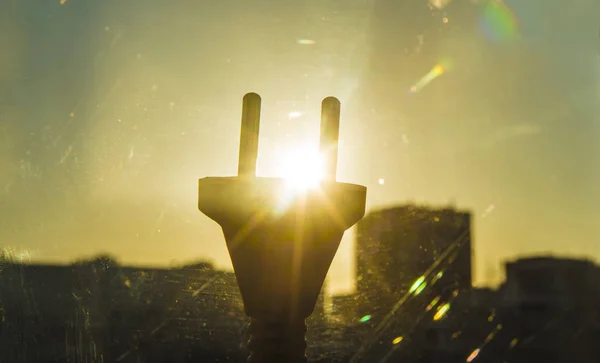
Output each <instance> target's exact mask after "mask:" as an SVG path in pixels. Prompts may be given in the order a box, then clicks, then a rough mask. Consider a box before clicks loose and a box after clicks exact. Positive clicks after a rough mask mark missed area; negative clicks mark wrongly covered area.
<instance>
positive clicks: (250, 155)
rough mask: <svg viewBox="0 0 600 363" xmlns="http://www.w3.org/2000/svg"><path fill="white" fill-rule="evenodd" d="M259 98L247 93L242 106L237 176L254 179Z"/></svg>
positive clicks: (256, 156) (258, 125)
mask: <svg viewBox="0 0 600 363" xmlns="http://www.w3.org/2000/svg"><path fill="white" fill-rule="evenodd" d="M260 101H261V100H260V96H259V95H258V94H256V93H247V94H246V95H245V96H244V101H243V105H242V131H241V135H240V154H239V158H238V176H243V177H255V176H256V159H257V158H258V131H259V127H260Z"/></svg>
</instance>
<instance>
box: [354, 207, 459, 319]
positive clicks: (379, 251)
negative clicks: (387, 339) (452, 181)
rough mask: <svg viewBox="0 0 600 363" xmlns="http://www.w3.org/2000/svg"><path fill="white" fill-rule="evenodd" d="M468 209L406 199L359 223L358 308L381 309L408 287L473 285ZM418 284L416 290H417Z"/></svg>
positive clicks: (437, 289) (444, 289)
mask: <svg viewBox="0 0 600 363" xmlns="http://www.w3.org/2000/svg"><path fill="white" fill-rule="evenodd" d="M470 229H471V214H470V213H468V212H464V211H457V210H455V209H452V208H442V209H430V208H427V207H419V206H414V205H405V206H399V207H394V208H390V209H384V210H380V211H376V212H372V213H370V214H368V215H367V216H366V217H365V218H363V220H361V221H360V222H359V223H358V231H357V242H356V248H357V251H356V258H357V263H356V267H357V276H356V281H357V293H358V295H359V296H360V297H359V307H358V310H359V314H373V312H375V311H380V312H381V313H383V314H385V311H386V310H389V309H391V308H392V306H393V305H394V302H396V301H398V299H400V298H402V296H404V295H405V294H407V293H411V292H412V293H414V292H417V294H418V293H419V292H420V291H421V290H423V289H425V286H427V284H428V285H429V287H428V288H427V290H428V291H427V292H429V293H432V294H435V295H444V294H453V293H454V291H456V290H465V289H469V288H470V287H471V233H470ZM416 290H419V291H416Z"/></svg>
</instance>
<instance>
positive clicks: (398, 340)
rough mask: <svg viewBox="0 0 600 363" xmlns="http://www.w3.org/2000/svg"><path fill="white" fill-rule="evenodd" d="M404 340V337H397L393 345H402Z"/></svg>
mask: <svg viewBox="0 0 600 363" xmlns="http://www.w3.org/2000/svg"><path fill="white" fill-rule="evenodd" d="M403 339H404V338H403V337H402V336H399V337H396V338H394V340H392V344H394V345H396V344H398V343H400V342H401V341H402V340H403Z"/></svg>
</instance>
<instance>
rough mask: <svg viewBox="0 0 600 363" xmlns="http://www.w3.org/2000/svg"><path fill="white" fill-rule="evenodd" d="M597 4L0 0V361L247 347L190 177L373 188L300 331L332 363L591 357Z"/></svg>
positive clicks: (123, 357) (598, 218)
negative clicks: (251, 162) (327, 167)
mask: <svg viewBox="0 0 600 363" xmlns="http://www.w3.org/2000/svg"><path fill="white" fill-rule="evenodd" d="M598 19H600V3H599V2H597V1H595V0H572V1H568V2H566V1H558V0H546V1H541V0H523V1H516V0H505V1H500V0H430V1H427V0H345V1H342V0H326V1H317V0H304V1H283V0H281V1H275V0H271V1H267V0H262V1H261V0H243V1H242V0H223V1H181V0H174V1H157V0H144V1H141V0H119V1H117V0H104V1H99V0H49V1H46V0H44V1H41V0H20V1H17V0H3V1H0V249H1V250H0V257H1V260H2V262H1V265H0V336H1V337H0V351H1V352H2V356H1V357H0V361H2V362H3V361H4V360H3V359H6V360H5V361H6V362H11V363H12V362H191V361H201V362H226V361H231V362H238V361H244V360H245V356H246V354H247V351H246V348H245V345H244V342H245V340H246V339H247V335H248V334H247V329H246V325H247V318H246V317H245V315H244V310H243V304H242V300H241V297H240V294H239V289H238V286H237V284H236V279H235V275H234V273H233V272H232V267H231V262H230V258H229V254H228V251H227V248H226V245H225V242H224V239H223V234H222V231H221V229H220V227H219V226H218V225H217V224H216V223H214V222H213V221H211V220H210V219H209V218H207V217H206V216H204V215H203V214H202V213H200V212H199V211H198V209H197V192H198V191H197V180H198V178H201V177H205V176H231V175H235V174H236V172H237V157H238V146H239V135H240V112H241V100H242V97H243V95H244V94H245V93H247V92H257V93H259V94H260V95H261V96H262V124H261V136H260V145H259V157H258V175H261V176H282V177H287V178H289V179H291V180H292V181H294V182H296V183H299V184H301V185H303V184H306V183H309V182H313V181H314V180H315V179H318V177H319V175H320V174H319V171H318V170H317V169H318V164H319V160H318V158H319V156H318V154H317V153H316V151H317V149H318V146H317V144H318V140H319V117H320V104H321V100H322V99H323V98H325V97H327V96H335V97H337V98H338V99H339V100H340V101H341V105H342V116H341V129H340V144H339V165H338V169H337V177H338V180H339V181H343V182H349V183H356V184H361V185H364V186H366V187H367V188H368V194H367V215H366V216H365V218H364V219H363V220H362V221H361V222H359V224H358V226H357V227H355V228H353V229H351V230H350V231H348V232H346V233H345V235H344V239H343V241H342V244H341V246H340V248H339V250H338V251H337V255H336V257H335V259H334V262H333V264H332V266H331V268H330V271H329V275H328V278H327V280H326V283H325V285H324V288H323V291H322V294H321V297H320V299H319V301H318V303H317V307H316V309H315V313H314V314H313V317H311V318H310V319H309V323H308V327H309V332H308V334H307V341H308V344H309V349H308V356H309V358H310V360H311V361H323V362H334V361H335V362H337V361H340V362H342V361H343V362H396V361H406V362H417V361H418V362H438V361H444V362H465V361H466V362H471V361H473V362H475V361H480V362H521V361H522V362H534V361H540V362H542V361H544V362H575V361H577V362H597V361H600V351H599V350H598V347H597V344H594V342H595V341H596V340H597V338H598V337H600V331H599V330H598V327H599V326H600V325H599V324H600V319H599V315H598V314H599V313H600V310H598V306H600V304H599V302H600V301H599V300H600V287H599V286H600V284H599V282H600V269H599V268H598V266H597V265H596V261H597V259H598V257H599V256H600V247H599V246H600V244H599V242H600V214H599V212H598V205H599V204H600V192H599V191H598V190H599V189H598V186H599V185H600V146H599V145H600V142H598V139H599V138H600V119H599V115H600V112H599V111H598V105H599V96H600V59H599V50H600V46H599V45H600V38H599V27H600V26H599V22H598Z"/></svg>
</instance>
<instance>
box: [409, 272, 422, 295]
mask: <svg viewBox="0 0 600 363" xmlns="http://www.w3.org/2000/svg"><path fill="white" fill-rule="evenodd" d="M423 282H425V276H421V277H419V278H418V279H417V281H415V283H414V284H412V286H411V287H410V290H409V291H410V293H411V294H412V293H413V292H415V291H417V289H418V288H419V286H421V284H422V283H423Z"/></svg>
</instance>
